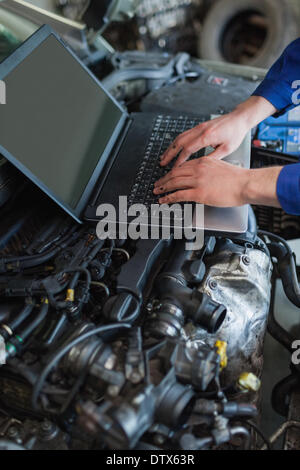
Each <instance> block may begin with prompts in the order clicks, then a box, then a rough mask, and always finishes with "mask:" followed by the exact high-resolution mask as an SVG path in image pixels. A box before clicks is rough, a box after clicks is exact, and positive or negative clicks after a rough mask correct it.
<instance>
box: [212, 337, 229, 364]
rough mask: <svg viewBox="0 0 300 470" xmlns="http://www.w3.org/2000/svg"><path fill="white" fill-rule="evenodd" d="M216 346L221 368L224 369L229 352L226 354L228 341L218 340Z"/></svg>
mask: <svg viewBox="0 0 300 470" xmlns="http://www.w3.org/2000/svg"><path fill="white" fill-rule="evenodd" d="M215 347H216V348H217V353H218V354H219V356H220V368H221V370H222V369H224V368H225V367H226V366H227V354H226V349H227V343H226V341H220V340H218V341H216V343H215Z"/></svg>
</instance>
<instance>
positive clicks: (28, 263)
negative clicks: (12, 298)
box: [0, 226, 80, 273]
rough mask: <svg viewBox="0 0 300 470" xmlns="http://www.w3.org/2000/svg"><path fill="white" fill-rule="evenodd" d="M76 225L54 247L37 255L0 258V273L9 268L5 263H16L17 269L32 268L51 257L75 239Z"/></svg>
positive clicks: (76, 236) (77, 233)
mask: <svg viewBox="0 0 300 470" xmlns="http://www.w3.org/2000/svg"><path fill="white" fill-rule="evenodd" d="M75 229H76V226H75V227H73V229H72V230H70V232H71V233H69V234H67V235H65V236H64V237H63V238H62V240H61V241H60V242H59V244H57V246H56V247H55V248H51V249H50V250H47V251H45V252H44V253H42V254H37V255H29V256H28V255H27V256H26V255H25V256H17V257H6V258H1V259H0V273H5V272H7V271H8V270H9V269H8V268H7V266H6V265H14V264H17V265H18V268H19V269H25V268H32V267H35V266H38V265H40V264H43V263H45V262H47V261H48V260H49V259H51V258H53V257H54V256H55V255H56V254H57V253H59V252H60V251H61V250H63V249H65V248H67V246H69V245H70V244H71V243H72V242H73V241H75V240H76V239H77V238H78V237H79V235H80V233H79V232H75V233H74V230H75Z"/></svg>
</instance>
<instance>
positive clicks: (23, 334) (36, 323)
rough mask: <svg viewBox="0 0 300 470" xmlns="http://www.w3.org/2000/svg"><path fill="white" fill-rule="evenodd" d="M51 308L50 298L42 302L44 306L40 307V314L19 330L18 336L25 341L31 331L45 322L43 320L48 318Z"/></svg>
mask: <svg viewBox="0 0 300 470" xmlns="http://www.w3.org/2000/svg"><path fill="white" fill-rule="evenodd" d="M48 309H49V303H48V300H44V301H43V303H42V306H41V308H40V311H39V313H38V315H37V316H36V317H35V318H34V320H33V321H32V322H31V323H29V325H27V326H26V327H25V328H24V329H23V330H21V331H18V336H19V337H20V338H22V340H23V341H25V340H26V339H27V338H28V337H29V336H30V335H31V333H32V332H33V331H34V330H35V329H36V328H37V327H38V326H39V325H40V324H41V323H42V322H43V320H44V319H45V318H46V315H47V313H48Z"/></svg>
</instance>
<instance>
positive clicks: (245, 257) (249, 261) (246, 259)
mask: <svg viewBox="0 0 300 470" xmlns="http://www.w3.org/2000/svg"><path fill="white" fill-rule="evenodd" d="M242 261H243V263H244V264H245V265H246V266H249V264H250V263H251V260H250V258H249V256H247V255H245V256H242Z"/></svg>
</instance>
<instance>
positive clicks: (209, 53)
mask: <svg viewBox="0 0 300 470" xmlns="http://www.w3.org/2000/svg"><path fill="white" fill-rule="evenodd" d="M253 14H254V15H255V16H256V17H257V18H261V21H262V22H263V23H264V26H263V27H262V28H261V31H262V34H263V35H265V37H264V39H263V40H262V44H261V45H260V46H259V47H258V48H257V50H256V49H255V51H256V53H255V54H254V55H253V56H252V57H251V56H247V55H246V56H245V55H244V56H243V57H242V58H241V57H239V58H237V59H236V58H235V57H234V54H230V53H229V54H228V53H227V54H226V52H225V51H224V47H225V46H224V45H225V44H227V43H228V41H227V38H228V37H230V35H232V34H234V32H233V28H240V33H241V34H244V31H245V28H244V29H243V27H242V26H241V25H242V18H243V19H244V18H250V15H252V17H253ZM247 15H248V16H247ZM298 21H299V16H298V15H297V14H296V12H295V9H294V8H293V6H292V5H291V3H290V2H289V1H288V0H219V1H217V3H215V4H214V5H213V7H212V8H211V9H210V10H209V12H208V14H207V16H206V18H205V20H204V24H203V29H202V32H201V35H200V38H199V43H198V52H199V56H200V57H201V58H203V59H210V60H217V61H223V62H235V63H240V64H243V65H250V66H256V67H269V66H270V65H272V64H273V63H274V62H275V60H276V59H277V58H278V57H279V56H280V54H281V53H282V51H283V50H284V48H285V47H286V46H287V45H288V44H289V43H290V42H291V41H293V40H294V39H296V38H297V37H298V36H299V31H300V29H299V26H298ZM239 25H240V26H239ZM230 28H231V29H230ZM253 37H254V36H253V34H252V38H253ZM255 39H256V38H255ZM232 40H233V39H232ZM236 44H240V43H239V41H238V38H236ZM245 47H246V48H247V47H249V46H248V45H247V42H246V41H245ZM232 57H233V58H232Z"/></svg>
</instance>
